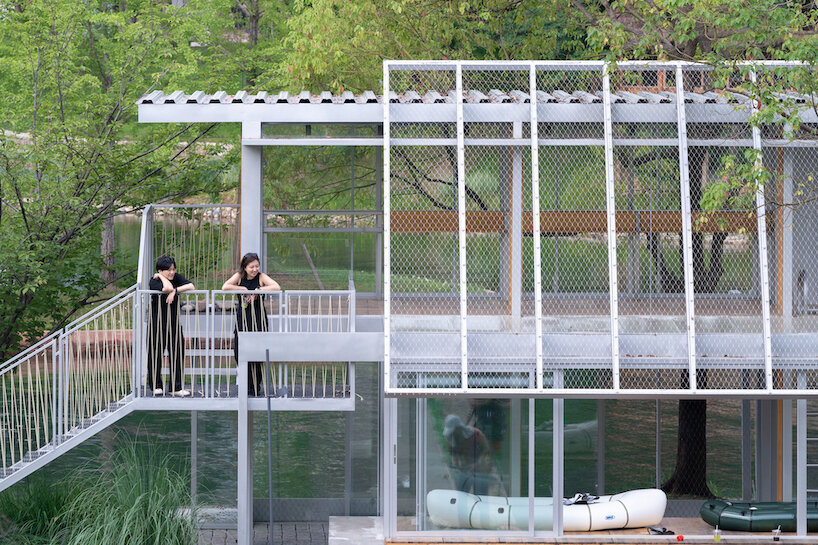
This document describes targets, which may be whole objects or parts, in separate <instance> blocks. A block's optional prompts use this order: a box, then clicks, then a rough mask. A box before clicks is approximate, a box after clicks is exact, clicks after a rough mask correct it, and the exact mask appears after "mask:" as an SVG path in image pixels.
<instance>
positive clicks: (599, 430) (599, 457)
mask: <svg viewBox="0 0 818 545" xmlns="http://www.w3.org/2000/svg"><path fill="white" fill-rule="evenodd" d="M606 413H607V410H606V408H605V400H604V399H598V400H597V402H596V451H597V454H596V495H597V496H602V495H603V494H605V416H606Z"/></svg>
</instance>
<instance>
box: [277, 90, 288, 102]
mask: <svg viewBox="0 0 818 545" xmlns="http://www.w3.org/2000/svg"><path fill="white" fill-rule="evenodd" d="M273 102H275V103H276V104H288V103H289V102H290V93H288V92H287V91H281V92H280V93H278V94H277V95H276V97H275V99H274V100H273Z"/></svg>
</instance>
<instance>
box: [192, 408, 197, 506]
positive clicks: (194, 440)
mask: <svg viewBox="0 0 818 545" xmlns="http://www.w3.org/2000/svg"><path fill="white" fill-rule="evenodd" d="M198 464H199V412H198V411H190V503H191V504H192V505H193V507H196V492H197V490H198V488H199V473H198V471H199V469H198V467H197V466H198Z"/></svg>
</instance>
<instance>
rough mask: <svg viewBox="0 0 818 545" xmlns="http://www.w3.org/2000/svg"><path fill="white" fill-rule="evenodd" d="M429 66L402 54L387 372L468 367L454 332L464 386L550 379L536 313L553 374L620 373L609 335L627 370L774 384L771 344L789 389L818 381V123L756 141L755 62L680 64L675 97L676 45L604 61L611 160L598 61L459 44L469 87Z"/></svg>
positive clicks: (408, 376)
mask: <svg viewBox="0 0 818 545" xmlns="http://www.w3.org/2000/svg"><path fill="white" fill-rule="evenodd" d="M424 67H425V65H413V66H412V67H411V69H410V68H409V67H408V65H405V66H399V65H397V66H396V67H395V68H394V69H391V70H390V71H389V76H390V81H389V88H390V90H391V92H390V96H389V103H390V135H389V142H388V146H389V153H390V163H389V164H390V172H389V183H390V188H391V189H390V190H391V194H390V199H391V201H390V203H388V204H389V206H390V214H391V222H390V231H391V246H390V252H391V263H390V270H388V271H387V274H389V275H390V281H391V285H390V288H391V292H392V294H391V304H390V310H391V320H392V321H391V324H390V333H391V334H392V338H391V341H390V360H391V362H392V363H394V364H395V365H397V367H395V370H396V371H397V372H396V373H391V374H390V376H391V378H392V382H391V384H390V387H391V388H399V389H408V390H412V389H417V388H432V387H438V388H439V387H453V388H457V387H462V386H463V384H461V374H460V371H461V367H460V364H461V356H462V348H463V346H462V340H461V339H462V338H465V339H466V340H467V343H468V344H467V346H466V350H465V354H466V356H465V357H466V362H467V367H468V375H467V377H468V379H469V384H468V387H469V388H481V389H508V388H515V389H516V388H522V389H525V388H533V387H536V386H537V380H536V376H532V375H531V370H532V369H534V368H536V364H537V360H536V358H537V356H536V344H532V337H534V335H532V334H533V333H535V332H536V331H537V329H538V327H539V326H541V329H542V345H543V350H542V354H543V373H544V374H543V377H542V378H543V381H542V384H543V386H544V387H545V388H551V387H557V388H570V389H589V388H593V389H598V388H602V389H606V388H611V387H613V385H614V380H613V379H614V377H613V373H612V370H613V364H614V363H615V362H614V358H613V353H612V351H611V347H612V343H613V342H617V343H618V344H617V346H616V348H617V350H618V353H619V356H618V358H619V370H620V373H619V377H618V378H619V382H618V384H619V387H620V388H624V389H638V390H679V389H681V390H685V389H689V388H691V387H693V385H694V384H695V388H696V389H698V390H714V389H718V390H732V389H765V388H766V387H767V384H768V383H767V381H766V375H765V363H766V350H767V349H768V347H770V346H772V355H773V360H774V368H775V370H776V372H774V373H773V383H774V387H775V388H794V387H797V385H798V384H799V382H798V381H799V380H800V381H801V382H800V384H803V385H804V387H809V386H808V385H811V384H813V383H818V380H816V379H818V374H816V375H815V377H813V376H812V374H811V373H812V371H811V370H810V369H808V362H809V361H810V358H812V357H814V355H815V353H816V349H815V347H814V346H813V345H814V344H815V343H814V342H810V340H809V339H810V334H811V333H815V332H818V318H816V317H815V316H818V311H816V312H815V314H813V307H815V308H818V296H817V295H816V293H818V289H812V290H810V286H811V285H812V284H815V285H818V272H816V271H818V269H816V270H813V269H815V268H814V267H812V265H811V264H810V263H811V262H810V256H811V255H813V254H814V253H815V252H814V248H812V245H814V243H813V239H814V237H812V236H810V233H812V232H814V230H815V228H816V227H818V225H815V226H813V225H812V223H815V222H814V221H813V217H814V216H818V212H816V211H815V210H813V208H815V205H814V204H813V203H814V201H815V199H813V198H812V196H813V193H814V192H815V191H814V188H813V185H814V173H813V171H814V170H815V167H814V165H815V164H816V161H818V156H816V153H818V152H816V146H818V142H816V140H818V132H816V129H817V128H818V125H816V124H814V123H803V122H798V119H797V118H796V117H793V118H792V120H791V122H790V124H787V123H784V122H781V123H777V124H776V125H769V126H765V127H763V129H762V140H761V148H760V149H761V151H762V153H761V156H759V147H758V144H757V143H754V139H753V130H752V126H751V124H750V117H751V115H752V113H753V108H754V106H757V105H758V104H759V102H754V101H753V100H751V99H750V97H755V98H757V90H754V89H753V88H752V84H751V80H752V74H751V70H750V68H749V67H740V68H738V69H735V70H732V71H731V70H724V69H720V70H712V69H710V68H707V67H693V66H684V67H683V72H682V78H683V83H684V99H685V100H684V104H682V105H680V104H679V103H678V98H677V97H678V93H677V91H678V89H677V81H676V79H677V75H676V74H677V72H676V65H672V64H668V65H662V64H653V65H651V64H645V65H644V66H636V65H620V66H619V67H618V68H617V69H616V70H614V71H613V72H612V73H611V75H610V80H609V82H610V112H609V113H610V121H611V126H610V128H611V138H612V141H611V142H609V144H610V146H611V148H610V149H612V154H611V157H610V161H609V162H610V164H606V146H605V144H606V131H605V127H606V125H605V113H606V107H605V103H604V97H605V91H604V82H605V78H604V75H603V66H602V65H601V64H600V65H593V64H587V65H576V66H570V65H567V64H556V63H535V64H534V65H533V67H534V69H535V70H534V73H535V78H534V79H535V87H536V89H535V91H534V92H533V93H532V89H531V84H530V77H531V70H532V65H531V64H528V63H505V64H503V63H498V64H496V65H492V64H489V63H462V67H461V70H462V80H461V81H460V83H459V84H460V85H461V88H462V96H458V95H457V92H456V89H457V88H458V81H457V71H456V64H455V63H451V64H440V63H438V64H435V65H432V64H430V65H428V68H427V69H424ZM759 77H761V78H766V79H767V80H769V79H770V78H773V79H775V78H780V77H781V76H780V75H778V74H776V75H775V76H765V75H764V74H761V75H760V76H759ZM765 81H766V80H765ZM680 83H682V82H680ZM754 93H755V94H754ZM779 95H781V96H777V95H773V97H772V98H765V99H764V100H768V99H769V100H781V101H788V102H787V104H788V105H790V106H792V107H794V108H801V110H802V111H804V112H806V113H805V114H804V115H807V116H809V115H811V114H810V112H809V111H807V110H806V104H807V103H808V98H805V97H804V96H801V95H798V94H797V93H795V91H793V92H791V93H790V92H788V93H783V94H782V93H779ZM532 100H533V101H535V103H536V107H535V108H534V111H535V112H536V115H537V119H536V121H537V126H536V133H537V137H536V139H537V142H536V151H537V155H536V156H537V158H538V160H537V163H536V164H537V169H536V171H535V170H534V154H533V150H532V140H531V134H532V131H531V124H530V123H531V121H532V120H533V117H532V108H531V104H532ZM459 101H460V102H462V107H460V106H459V105H458V102H459ZM790 103H792V104H790ZM788 107H789V106H788ZM680 108H681V110H680ZM461 111H462V116H463V117H462V131H463V132H462V134H460V135H459V134H458V130H459V127H461V125H460V124H458V122H457V114H458V113H459V112H461ZM680 119H681V120H682V121H683V122H684V127H682V128H683V129H684V131H681V130H680V127H679V121H680ZM810 119H811V118H810ZM458 136H459V137H460V138H461V139H462V140H459V139H458ZM461 141H462V143H463V150H462V161H463V164H462V165H459V164H458V156H459V152H458V147H457V146H458V142H461ZM680 145H686V148H685V149H683V150H682V153H681V154H680V150H679V146H680ZM760 157H763V166H764V167H766V168H765V169H763V170H760V169H758V168H757V167H758V165H759V162H758V161H759V158H760ZM458 167H460V174H461V175H462V179H459V178H458V175H459V173H458ZM606 168H607V172H609V173H610V175H611V176H612V188H611V187H609V186H608V182H609V180H607V177H606ZM535 176H536V181H537V185H536V186H535V185H534V180H535ZM459 184H462V187H463V190H462V194H460V193H458V185H459ZM762 184H763V185H765V186H766V187H765V195H766V199H767V201H768V205H767V207H766V212H767V213H766V214H764V218H763V220H764V221H763V222H761V223H763V224H764V225H763V226H762V227H761V228H763V229H766V233H765V235H764V237H763V238H759V236H758V233H759V228H760V227H759V223H760V222H759V218H758V213H757V212H758V211H757V200H756V192H755V188H756V187H758V186H760V185H762ZM535 187H536V190H537V192H538V193H537V195H536V197H537V199H538V201H539V210H538V211H537V212H538V213H539V226H540V232H539V234H537V233H535V229H534V221H533V219H534V217H535V213H534V212H535V211H534V209H533V203H534V202H535V199H534V195H533V191H534V190H535ZM610 191H612V193H613V203H612V206H613V209H612V211H609V209H608V208H609V207H608V202H607V197H608V195H607V194H608V192H610ZM788 210H789V211H790V213H789V216H788V215H787V211H788ZM688 214H689V215H688ZM611 218H613V219H614V220H615V225H616V240H615V241H610V240H609V239H608V225H609V220H610V219H611ZM788 218H789V219H788ZM461 221H462V222H464V223H465V233H464V234H463V237H464V238H465V241H464V242H462V244H461V240H460V235H461V232H460V229H461V227H462V224H461ZM688 223H689V231H687V229H688V228H687V227H686V225H687V224H688ZM685 232H687V234H685ZM535 237H536V239H535ZM535 240H536V241H537V242H538V244H537V245H538V246H539V247H540V255H539V256H538V257H539V262H540V266H539V274H540V276H539V279H538V280H539V282H540V283H541V293H539V294H537V293H535V290H534V285H535V281H534V280H535V277H536V275H537V273H538V271H537V270H536V269H537V267H536V266H535V262H536V261H537V260H535V259H534V257H535V256H534V251H535V244H534V242H535ZM611 246H612V247H615V248H616V255H615V259H616V262H615V263H614V262H612V259H611V256H609V252H610V250H609V247H611ZM764 248H766V251H764V252H763V251H762V250H763V249H764ZM461 252H462V254H463V255H461ZM762 254H763V255H762ZM686 261H687V263H688V265H687V266H685V262H686ZM767 261H769V264H766V262H767ZM463 262H465V264H464V265H462V263H463ZM612 274H615V275H616V276H615V279H616V292H615V293H613V294H611V278H612V277H611V275H612ZM813 276H815V279H813V278H812V277H813ZM766 278H769V280H770V282H769V294H768V293H767V292H768V290H767V288H766V285H765V284H766ZM812 280H815V282H812ZM461 289H462V290H464V291H465V293H466V306H465V309H462V310H463V312H464V313H465V318H466V324H467V325H466V326H465V328H466V329H465V333H467V336H466V337H462V338H461V336H460V335H461V333H464V330H463V329H462V324H461V322H460V318H461V316H460V313H461V304H460V294H461ZM612 295H613V299H615V300H616V302H617V306H616V307H615V308H614V307H612V306H611V300H612ZM768 296H769V297H770V298H771V301H772V304H771V307H770V310H771V312H772V340H771V341H766V340H765V329H766V324H767V322H766V308H765V304H766V300H767V297H768ZM538 299H541V301H542V306H541V308H542V318H541V320H540V322H539V324H538V323H537V319H536V314H537V313H536V312H534V311H535V305H534V303H535V301H537V300H538ZM812 299H815V301H813V300H812ZM612 315H613V316H612ZM694 317H695V319H694ZM612 324H615V325H616V326H617V330H618V331H615V330H613V328H612ZM688 324H693V325H694V326H695V327H694V329H690V328H689V327H688ZM689 329H690V330H689ZM614 334H617V337H614V336H613V335H614ZM693 350H695V354H691V352H692V351H693ZM691 363H695V367H696V375H695V382H694V380H692V378H693V377H691V376H690V365H691ZM798 369H802V370H803V373H801V374H800V375H799V374H798V373H796V370H798ZM779 371H780V372H779ZM799 377H800V379H799ZM408 390H407V391H408Z"/></svg>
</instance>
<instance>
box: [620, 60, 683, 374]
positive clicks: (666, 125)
mask: <svg viewBox="0 0 818 545" xmlns="http://www.w3.org/2000/svg"><path fill="white" fill-rule="evenodd" d="M668 76H670V77H668ZM611 93H612V97H611V98H612V103H613V104H614V105H612V109H614V108H615V111H616V112H620V111H622V112H627V114H628V115H614V116H613V122H612V134H613V139H614V140H613V150H614V152H613V163H614V164H613V171H614V192H615V197H616V199H615V202H616V230H617V265H618V267H617V273H618V300H619V334H620V351H621V363H620V365H621V367H620V368H621V371H620V385H621V387H623V388H638V389H658V388H663V389H667V388H689V377H688V370H687V367H688V363H687V352H688V350H687V346H686V340H685V337H686V334H687V324H686V323H685V317H686V314H687V311H686V302H685V301H686V299H685V272H684V266H683V263H684V258H683V250H684V237H683V236H682V201H681V190H680V166H679V148H678V137H679V131H678V123H677V112H676V99H675V93H676V86H675V76H674V74H673V72H672V71H671V72H670V73H668V72H667V71H664V70H660V71H657V70H620V71H617V72H615V73H613V74H612V75H611ZM664 93H667V94H664ZM657 334H661V335H663V336H669V337H670V338H672V339H673V340H672V341H670V342H668V341H664V340H663V341H662V342H659V343H656V342H655V339H657V337H656V335H657Z"/></svg>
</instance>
